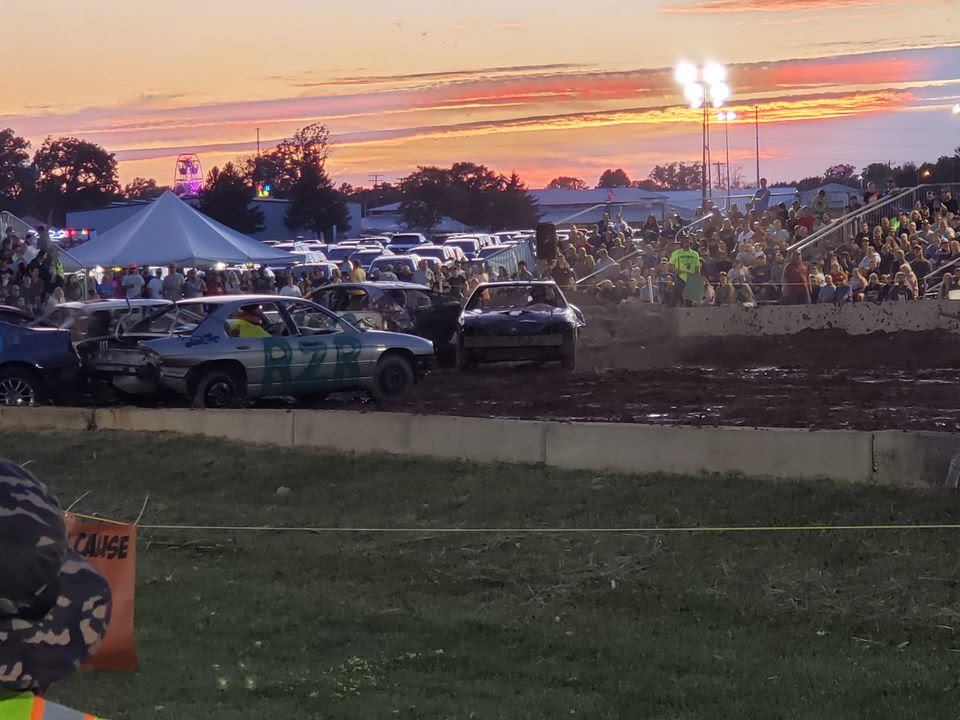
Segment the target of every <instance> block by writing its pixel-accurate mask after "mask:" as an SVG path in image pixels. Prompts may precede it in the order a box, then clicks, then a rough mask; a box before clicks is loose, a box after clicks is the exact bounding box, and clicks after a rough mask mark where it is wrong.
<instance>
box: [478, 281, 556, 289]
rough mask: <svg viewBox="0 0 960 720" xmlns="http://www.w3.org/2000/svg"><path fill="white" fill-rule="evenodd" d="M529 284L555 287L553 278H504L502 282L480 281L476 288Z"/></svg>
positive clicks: (526, 285)
mask: <svg viewBox="0 0 960 720" xmlns="http://www.w3.org/2000/svg"><path fill="white" fill-rule="evenodd" d="M530 285H543V286H548V287H557V283H555V282H554V281H553V280H504V281H503V282H488V283H480V284H479V285H477V288H478V289H479V288H489V287H511V286H513V287H529V286H530Z"/></svg>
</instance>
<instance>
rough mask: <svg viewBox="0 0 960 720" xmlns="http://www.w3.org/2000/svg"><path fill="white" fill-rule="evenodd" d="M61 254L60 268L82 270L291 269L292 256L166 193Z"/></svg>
mask: <svg viewBox="0 0 960 720" xmlns="http://www.w3.org/2000/svg"><path fill="white" fill-rule="evenodd" d="M70 256H72V258H73V261H71V260H70V258H69V257H67V255H66V254H64V255H63V256H62V257H63V262H64V265H69V266H74V267H76V266H80V267H86V268H92V267H96V266H97V265H100V266H102V267H116V266H126V265H130V264H131V263H137V264H138V265H152V266H160V265H166V264H168V263H176V264H178V265H184V266H187V267H205V266H208V265H213V264H215V263H219V262H224V263H228V264H235V263H236V264H240V263H248V262H253V263H257V264H260V265H266V264H277V265H290V264H292V263H293V262H294V261H295V260H297V258H296V256H294V255H291V254H290V253H287V252H283V251H282V250H275V249H273V248H271V247H268V246H266V245H264V244H263V243H261V242H259V241H257V240H254V239H253V238H250V237H247V236H246V235H244V234H242V233H239V232H237V231H236V230H232V229H230V228H228V227H227V226H226V225H221V224H220V223H218V222H217V221H216V220H213V219H211V218H209V217H207V216H206V215H204V214H203V213H201V212H200V211H198V210H194V209H193V208H192V207H190V206H189V205H187V203H185V202H184V201H183V200H181V199H180V198H178V197H177V196H176V195H174V194H173V193H172V192H171V191H169V190H167V191H166V192H165V193H164V194H163V195H161V196H160V197H158V198H157V199H156V200H154V201H153V202H152V203H150V204H149V205H145V206H144V208H143V209H142V210H141V211H140V212H138V213H137V214H136V215H133V216H131V217H129V218H127V219H126V220H124V221H123V222H122V223H120V224H119V225H117V226H116V227H114V228H111V229H110V230H108V231H107V232H105V233H104V234H103V235H100V236H99V237H97V238H94V239H93V240H90V241H89V242H87V243H84V244H83V245H81V246H80V247H78V248H76V249H74V250H71V251H70Z"/></svg>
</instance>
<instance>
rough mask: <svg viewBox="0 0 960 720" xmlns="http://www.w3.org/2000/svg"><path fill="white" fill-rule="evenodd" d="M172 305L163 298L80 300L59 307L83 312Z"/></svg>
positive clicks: (61, 304)
mask: <svg viewBox="0 0 960 720" xmlns="http://www.w3.org/2000/svg"><path fill="white" fill-rule="evenodd" d="M128 303H129V305H128ZM172 304H173V303H172V302H171V301H170V300H163V299H161V298H129V300H124V299H122V298H115V299H112V300H87V301H86V302H84V301H80V300H78V301H76V302H64V303H60V304H58V305H57V307H61V308H69V309H70V310H83V309H85V308H88V309H93V310H119V309H124V308H127V307H160V306H161V305H172Z"/></svg>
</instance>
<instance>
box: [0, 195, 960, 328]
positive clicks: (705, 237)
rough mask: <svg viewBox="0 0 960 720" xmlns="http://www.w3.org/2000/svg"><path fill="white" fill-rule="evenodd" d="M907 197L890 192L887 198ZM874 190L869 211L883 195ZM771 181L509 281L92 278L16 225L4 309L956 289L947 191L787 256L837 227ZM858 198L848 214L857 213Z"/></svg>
mask: <svg viewBox="0 0 960 720" xmlns="http://www.w3.org/2000/svg"><path fill="white" fill-rule="evenodd" d="M898 192H899V190H898V189H897V188H896V187H895V186H893V185H892V183H889V184H888V185H887V191H886V194H888V195H891V194H895V193H898ZM883 195H884V193H881V192H880V191H878V190H877V188H876V187H875V186H874V185H873V184H872V183H871V184H869V185H868V187H867V188H866V191H865V192H864V195H863V204H864V205H866V204H869V203H871V202H875V201H876V200H878V199H879V198H881V197H883ZM770 200H771V196H770V191H769V190H768V189H767V187H766V181H763V182H762V184H761V188H760V189H759V190H758V191H757V193H756V195H755V196H754V198H753V200H752V201H751V202H750V203H749V204H748V206H747V208H746V210H745V211H743V212H741V211H740V209H739V208H738V207H737V206H733V207H732V208H731V209H730V211H729V212H727V213H724V212H721V211H720V209H718V208H715V207H713V206H711V205H710V204H709V202H708V204H707V205H706V207H705V208H703V209H698V211H697V214H696V218H695V220H694V222H693V224H686V223H683V222H682V221H681V220H680V218H679V217H678V216H677V215H676V214H671V215H669V216H667V217H666V218H665V219H664V220H663V221H662V222H661V221H659V220H658V219H657V218H656V217H655V216H653V215H651V216H649V217H648V218H647V219H646V221H645V222H644V223H643V224H642V225H641V226H640V227H638V228H634V227H631V226H630V225H629V224H628V223H627V222H626V221H625V220H624V219H623V216H622V214H617V215H616V216H615V217H611V215H610V214H609V213H605V214H604V216H603V218H602V219H601V221H600V222H599V223H598V224H596V225H595V226H589V227H582V228H581V227H577V226H573V227H572V228H570V230H569V231H568V232H566V233H565V234H561V240H560V243H559V247H558V254H557V257H556V260H552V261H547V262H545V261H543V260H541V261H540V263H539V266H538V267H536V268H527V267H526V265H525V264H524V263H520V264H519V266H517V267H516V269H515V270H514V271H513V272H508V271H507V269H506V268H503V267H491V266H490V265H489V264H484V263H477V262H461V263H454V264H452V265H440V264H439V263H434V262H428V261H426V260H423V261H421V262H420V263H419V265H418V267H417V268H416V269H413V268H411V267H409V266H407V265H405V264H403V263H401V262H398V263H396V265H395V266H392V265H385V266H382V267H379V268H378V269H376V270H374V271H372V272H371V273H369V275H368V273H367V272H366V270H364V268H363V267H362V266H361V265H360V263H359V262H357V261H353V262H348V263H345V264H344V265H343V266H341V268H333V269H328V268H311V267H306V268H292V269H284V270H271V269H269V268H258V269H246V268H235V269H222V270H220V269H211V270H207V271H201V270H197V269H184V268H178V267H177V266H176V265H174V264H171V265H169V266H168V267H167V268H165V269H156V268H155V269H153V270H148V269H146V268H139V267H137V266H136V265H130V266H129V267H127V268H125V269H119V268H116V269H114V270H105V271H102V272H101V273H99V274H90V275H88V276H87V277H86V280H85V282H86V288H84V287H83V285H82V283H83V282H84V280H83V275H82V274H64V272H63V268H62V265H61V264H60V261H59V250H58V248H57V246H56V245H55V244H54V243H52V242H51V241H50V238H49V235H48V234H47V233H46V231H45V230H44V228H42V227H40V228H38V229H37V230H36V231H35V232H31V233H27V234H26V236H25V237H23V238H21V237H18V236H17V235H16V234H15V233H14V232H13V230H12V229H11V228H7V230H6V232H5V233H4V236H3V238H2V242H0V304H3V305H13V306H15V307H18V308H20V309H22V310H24V311H26V312H29V313H31V314H34V315H37V316H39V315H42V314H44V313H46V312H48V311H49V310H51V309H52V308H53V307H55V306H56V305H57V304H58V303H61V302H65V301H66V302H69V301H75V300H81V299H83V298H84V297H86V298H139V297H144V298H163V299H167V300H180V299H184V298H196V297H203V296H208V295H225V294H234V293H264V294H273V293H279V294H281V295H291V296H296V297H303V296H308V295H309V294H310V293H311V292H312V291H313V290H315V289H317V288H320V287H323V286H325V285H329V284H331V283H342V282H364V281H368V280H369V281H404V282H413V283H417V284H420V285H426V286H428V287H432V288H434V289H435V290H437V291H438V292H440V293H442V294H444V295H447V296H449V297H451V298H456V299H459V300H463V299H465V298H466V297H469V295H470V293H471V292H472V291H473V289H474V288H475V287H476V286H477V285H479V284H480V283H482V282H488V281H497V280H501V281H502V280H511V279H524V280H527V279H534V278H535V276H540V277H544V278H552V279H554V280H555V281H556V282H557V284H558V285H560V286H561V287H562V288H564V289H567V290H572V289H575V288H576V289H580V290H584V289H587V288H589V289H591V290H592V291H593V292H595V293H596V294H597V296H598V298H599V299H600V300H601V301H602V302H607V303H619V302H646V303H661V304H666V305H671V306H676V305H725V304H733V303H739V304H746V305H751V304H759V303H782V304H806V303H844V302H884V301H903V302H907V301H913V300H920V299H922V298H923V297H924V295H925V294H926V292H927V291H928V290H929V289H931V288H935V290H936V293H935V295H936V296H937V297H948V295H949V292H950V291H951V290H955V289H960V239H958V237H957V233H958V230H960V214H958V207H957V198H956V197H955V196H954V195H953V193H951V192H950V191H949V190H945V191H943V192H941V193H930V194H929V195H928V197H927V199H926V202H917V203H915V204H914V205H913V206H912V207H909V208H894V209H892V210H891V211H890V212H889V213H886V214H885V215H884V216H883V217H881V218H879V221H878V222H876V223H875V224H870V223H867V222H863V223H862V224H861V225H860V227H859V229H858V230H857V231H856V232H852V233H847V234H846V237H843V238H840V242H839V243H835V244H834V245H833V246H831V247H827V246H826V245H824V244H822V243H816V244H815V245H813V246H811V247H809V248H807V249H806V250H805V252H804V254H803V255H801V254H800V253H798V252H789V251H788V248H789V247H790V246H791V245H793V244H795V243H798V242H800V241H802V240H804V238H806V237H807V236H808V235H810V234H811V233H814V232H816V231H817V230H819V229H820V228H823V227H825V226H827V225H829V224H830V223H832V222H835V221H836V220H835V219H832V218H831V217H830V215H829V213H828V212H827V210H828V208H827V205H826V201H825V197H824V195H823V193H822V192H821V193H820V194H818V195H817V196H816V197H815V198H814V199H813V201H812V202H811V204H810V205H809V206H803V205H801V204H800V203H799V202H794V203H793V204H792V205H791V206H790V207H787V206H786V204H784V203H780V204H775V205H774V204H771V202H770ZM859 204H860V203H859V198H853V199H852V200H851V201H850V204H849V205H848V207H847V208H845V210H846V211H851V210H855V209H856V208H855V207H851V206H859Z"/></svg>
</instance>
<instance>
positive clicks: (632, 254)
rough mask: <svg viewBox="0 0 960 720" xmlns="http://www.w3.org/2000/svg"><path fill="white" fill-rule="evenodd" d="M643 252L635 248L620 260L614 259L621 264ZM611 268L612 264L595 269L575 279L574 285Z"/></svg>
mask: <svg viewBox="0 0 960 720" xmlns="http://www.w3.org/2000/svg"><path fill="white" fill-rule="evenodd" d="M642 254H643V250H634V251H633V252H631V253H627V254H626V255H624V256H623V257H622V258H620V259H619V260H614V262H615V263H616V264H618V265H619V264H620V263H621V262H622V261H624V260H629V259H630V258H633V257H635V256H637V255H642ZM612 259H613V258H611V260H612ZM609 269H610V266H609V265H608V266H607V267H605V268H600V269H599V270H595V271H594V272H592V273H590V274H589V275H584V276H583V277H582V278H580V279H579V280H574V282H573V284H574V286H577V285H579V284H580V283H582V282H586V281H587V280H589V279H590V278H592V277H596V276H597V275H599V274H600V273H604V272H606V271H607V270H609Z"/></svg>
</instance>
